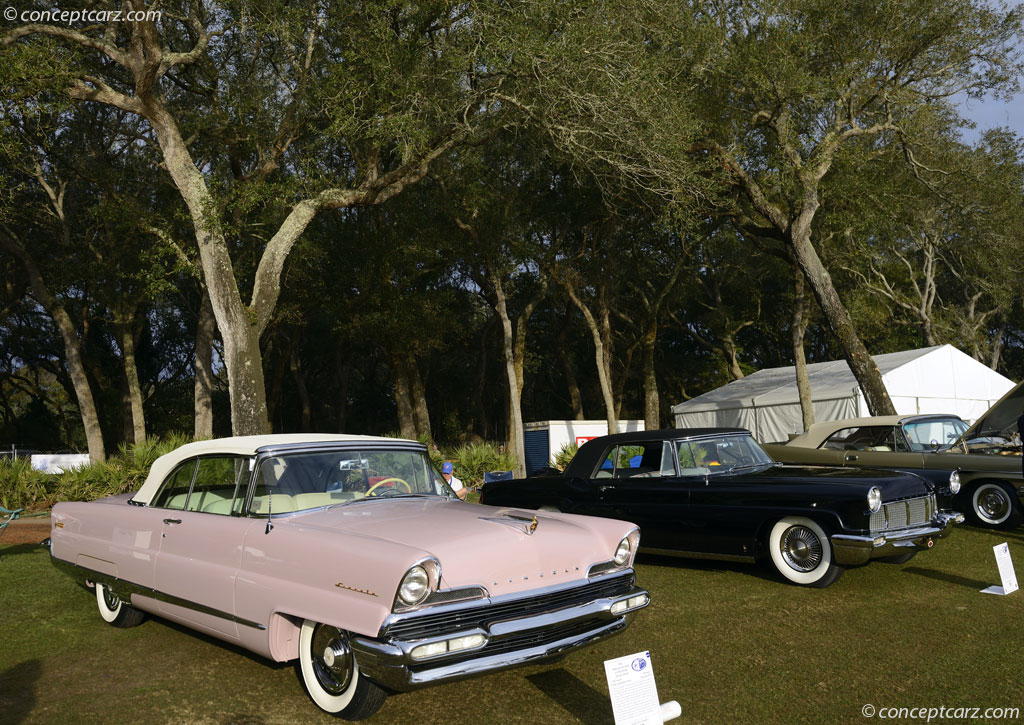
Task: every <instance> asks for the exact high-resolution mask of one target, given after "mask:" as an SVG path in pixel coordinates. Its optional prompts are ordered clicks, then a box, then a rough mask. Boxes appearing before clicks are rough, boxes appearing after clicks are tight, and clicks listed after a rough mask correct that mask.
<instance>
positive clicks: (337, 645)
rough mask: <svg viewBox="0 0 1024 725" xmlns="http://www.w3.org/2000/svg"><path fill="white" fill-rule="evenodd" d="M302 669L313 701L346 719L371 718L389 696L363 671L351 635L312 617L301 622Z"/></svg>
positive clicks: (300, 656) (300, 655)
mask: <svg viewBox="0 0 1024 725" xmlns="http://www.w3.org/2000/svg"><path fill="white" fill-rule="evenodd" d="M299 671H300V672H301V673H302V682H303V684H304V685H305V686H306V691H307V692H308V693H309V696H310V697H311V698H312V700H313V702H315V703H316V704H317V706H318V707H319V708H320V709H321V710H324V711H325V712H328V713H330V714H332V715H336V716H337V717H340V718H343V719H345V720H363V719H365V718H368V717H370V716H371V715H373V713H375V712H377V710H379V709H380V708H381V705H383V704H384V700H385V699H387V694H386V693H385V692H384V690H382V689H381V688H380V687H378V686H377V685H375V684H374V683H372V682H370V681H369V680H368V679H366V678H365V677H363V676H362V675H361V674H360V672H359V664H358V663H357V662H356V658H355V655H354V654H353V653H352V648H351V646H350V645H349V641H348V634H347V633H346V632H345V631H344V630H342V629H339V628H338V627H332V626H330V625H327V624H319V623H318V622H314V621H312V620H309V619H307V620H305V621H304V622H303V623H302V630H301V631H300V632H299Z"/></svg>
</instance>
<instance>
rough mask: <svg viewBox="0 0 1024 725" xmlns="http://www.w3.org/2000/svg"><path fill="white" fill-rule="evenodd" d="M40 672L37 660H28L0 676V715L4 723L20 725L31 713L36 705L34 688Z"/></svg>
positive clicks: (40, 666) (40, 668)
mask: <svg viewBox="0 0 1024 725" xmlns="http://www.w3.org/2000/svg"><path fill="white" fill-rule="evenodd" d="M42 671H43V668H42V665H41V664H40V662H39V660H28V661H27V662H19V663H18V664H16V665H15V666H14V667H12V668H10V669H9V670H7V671H6V672H4V673H3V674H0V714H2V715H3V721H4V722H5V723H8V724H9V725H15V724H16V723H20V722H22V721H23V720H24V719H25V718H27V717H28V715H29V713H31V712H32V708H34V707H35V704H36V698H35V690H36V687H35V686H36V682H37V681H38V680H39V678H40V677H41V676H42Z"/></svg>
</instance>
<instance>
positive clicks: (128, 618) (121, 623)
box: [96, 582, 146, 629]
mask: <svg viewBox="0 0 1024 725" xmlns="http://www.w3.org/2000/svg"><path fill="white" fill-rule="evenodd" d="M96 606H97V607H98V608H99V610H100V616H101V617H103V621H104V622H107V623H108V624H112V625H114V626H115V627H121V628H122V629H127V628H128V627H134V626H136V625H139V624H142V620H144V619H145V618H146V615H145V614H143V613H142V612H140V611H139V610H138V609H136V608H135V607H133V606H132V605H130V604H127V603H125V602H123V601H122V600H121V599H120V598H119V597H118V596H117V595H116V594H114V592H112V591H110V588H109V587H107V586H106V585H104V584H100V583H98V582H97V583H96Z"/></svg>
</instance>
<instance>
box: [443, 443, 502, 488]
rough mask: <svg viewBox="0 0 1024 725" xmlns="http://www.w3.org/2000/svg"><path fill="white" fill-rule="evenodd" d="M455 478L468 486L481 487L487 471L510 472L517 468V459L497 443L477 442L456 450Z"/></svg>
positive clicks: (454, 461) (454, 459)
mask: <svg viewBox="0 0 1024 725" xmlns="http://www.w3.org/2000/svg"><path fill="white" fill-rule="evenodd" d="M452 459H453V463H454V464H455V476H456V477H457V478H458V479H459V480H461V481H462V483H463V484H465V485H466V486H479V485H480V484H482V483H483V481H484V473H486V472H487V471H510V470H512V469H514V468H515V467H516V461H515V458H514V457H513V456H512V455H511V454H510V453H509V452H508V451H504V450H502V449H501V447H500V446H499V445H498V444H497V443H488V442H483V441H477V442H474V443H466V444H464V445H461V446H459V447H458V448H456V449H455V453H454V455H453V456H452Z"/></svg>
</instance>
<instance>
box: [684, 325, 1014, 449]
mask: <svg viewBox="0 0 1024 725" xmlns="http://www.w3.org/2000/svg"><path fill="white" fill-rule="evenodd" d="M874 361H875V363H876V364H877V365H878V369H879V370H880V371H881V373H882V382H883V383H885V389H886V390H887V391H888V392H889V397H890V398H891V399H892V403H893V405H894V406H895V407H896V412H897V413H899V414H901V415H906V414H914V413H954V414H956V415H959V416H960V417H961V418H963V419H964V420H967V421H971V420H973V419H975V418H977V417H978V416H979V415H981V414H982V413H984V412H985V411H986V410H988V409H989V408H990V407H991V406H992V404H993V403H995V402H996V401H997V400H999V398H1001V397H1002V396H1003V394H1004V393H1006V392H1007V391H1008V390H1009V389H1010V388H1012V387H1013V385H1014V383H1013V382H1012V381H1011V380H1009V379H1008V378H1006V377H1004V376H1002V375H1000V374H999V373H997V372H995V371H994V370H992V369H990V368H988V367H987V366H985V365H983V364H981V363H979V362H978V361H977V360H975V359H974V358H972V357H971V356H969V355H965V354H964V353H962V352H960V351H959V350H957V349H956V348H955V347H953V346H952V345H939V346H937V347H926V348H923V349H921V350H905V351H903V352H892V353H888V354H885V355H875V356H874ZM807 374H808V376H809V377H810V380H811V399H812V401H813V405H814V420H815V421H818V422H820V421H826V420H841V419H843V418H859V417H862V416H868V415H870V414H871V413H870V412H869V411H868V408H867V404H866V402H865V401H864V397H863V396H862V395H861V392H860V387H859V386H858V385H857V380H856V379H855V378H854V377H853V373H852V372H851V371H850V366H849V365H847V363H846V361H845V360H834V361H831V362H822V363H814V364H811V365H808V366H807ZM672 412H673V413H674V414H675V421H676V427H677V428H702V427H718V426H723V427H738V428H747V429H748V430H750V431H751V432H752V433H753V434H754V437H755V438H756V439H757V440H759V441H761V442H762V443H770V442H773V441H785V440H787V439H788V438H789V435H790V434H791V433H802V432H803V419H802V416H801V414H800V397H799V394H798V392H797V388H796V368H794V367H786V368H770V369H768V370H759V371H757V372H756V373H752V374H751V375H748V376H747V377H745V378H742V379H741V380H736V381H733V382H731V383H729V384H728V385H723V386H722V387H721V388H718V389H717V390H712V391H710V392H708V393H704V394H703V395H698V396H697V397H696V398H693V399H692V400H687V401H686V402H684V403H679V404H678V405H674V406H672Z"/></svg>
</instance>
